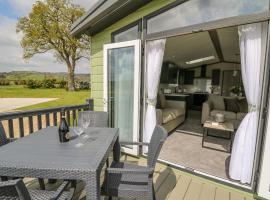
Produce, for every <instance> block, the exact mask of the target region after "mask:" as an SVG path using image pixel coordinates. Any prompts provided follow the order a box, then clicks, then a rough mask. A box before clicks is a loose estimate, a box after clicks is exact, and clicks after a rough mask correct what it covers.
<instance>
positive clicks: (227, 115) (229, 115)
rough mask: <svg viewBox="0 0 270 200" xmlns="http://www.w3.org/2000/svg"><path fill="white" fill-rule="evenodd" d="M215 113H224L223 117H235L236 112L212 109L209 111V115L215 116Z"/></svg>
mask: <svg viewBox="0 0 270 200" xmlns="http://www.w3.org/2000/svg"><path fill="white" fill-rule="evenodd" d="M217 113H222V114H224V117H225V119H236V113H235V112H231V111H225V110H212V111H211V112H210V116H212V117H215V116H216V114H217Z"/></svg>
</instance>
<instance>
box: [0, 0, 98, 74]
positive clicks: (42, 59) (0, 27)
mask: <svg viewBox="0 0 270 200" xmlns="http://www.w3.org/2000/svg"><path fill="white" fill-rule="evenodd" d="M35 1H36V0H0V72H10V71H40V72H67V68H66V66H65V65H64V64H62V63H59V62H57V61H56V59H55V58H54V57H53V54H52V53H46V54H42V55H36V56H34V57H33V58H31V59H30V60H27V61H25V60H24V59H23V58H22V56H23V50H22V48H21V46H20V41H21V38H22V34H17V33H16V23H17V21H18V18H19V17H22V16H26V15H27V14H28V13H29V12H30V11H31V8H32V5H33V3H35ZM97 1H98V0H73V3H76V4H78V5H80V6H82V7H84V8H85V9H86V10H87V9H89V8H90V7H91V6H92V5H93V4H95V3H96V2H97ZM89 66H90V65H89V60H86V59H82V60H81V61H80V62H78V64H77V66H76V73H90V67H89Z"/></svg>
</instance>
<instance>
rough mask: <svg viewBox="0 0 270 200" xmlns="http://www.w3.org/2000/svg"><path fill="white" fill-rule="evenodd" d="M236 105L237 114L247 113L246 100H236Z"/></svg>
mask: <svg viewBox="0 0 270 200" xmlns="http://www.w3.org/2000/svg"><path fill="white" fill-rule="evenodd" d="M237 103H238V107H239V112H242V113H248V103H247V99H246V98H241V99H238V101H237Z"/></svg>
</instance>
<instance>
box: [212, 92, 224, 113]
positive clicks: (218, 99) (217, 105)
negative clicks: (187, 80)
mask: <svg viewBox="0 0 270 200" xmlns="http://www.w3.org/2000/svg"><path fill="white" fill-rule="evenodd" d="M208 100H209V101H210V102H212V104H213V107H214V109H215V110H225V103H224V97H223V96H219V95H214V94H211V95H209V98H208Z"/></svg>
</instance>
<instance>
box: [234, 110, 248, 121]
mask: <svg viewBox="0 0 270 200" xmlns="http://www.w3.org/2000/svg"><path fill="white" fill-rule="evenodd" d="M246 115H247V113H242V112H239V113H237V116H236V118H237V119H238V120H240V121H242V120H243V119H244V118H245V116H246Z"/></svg>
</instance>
